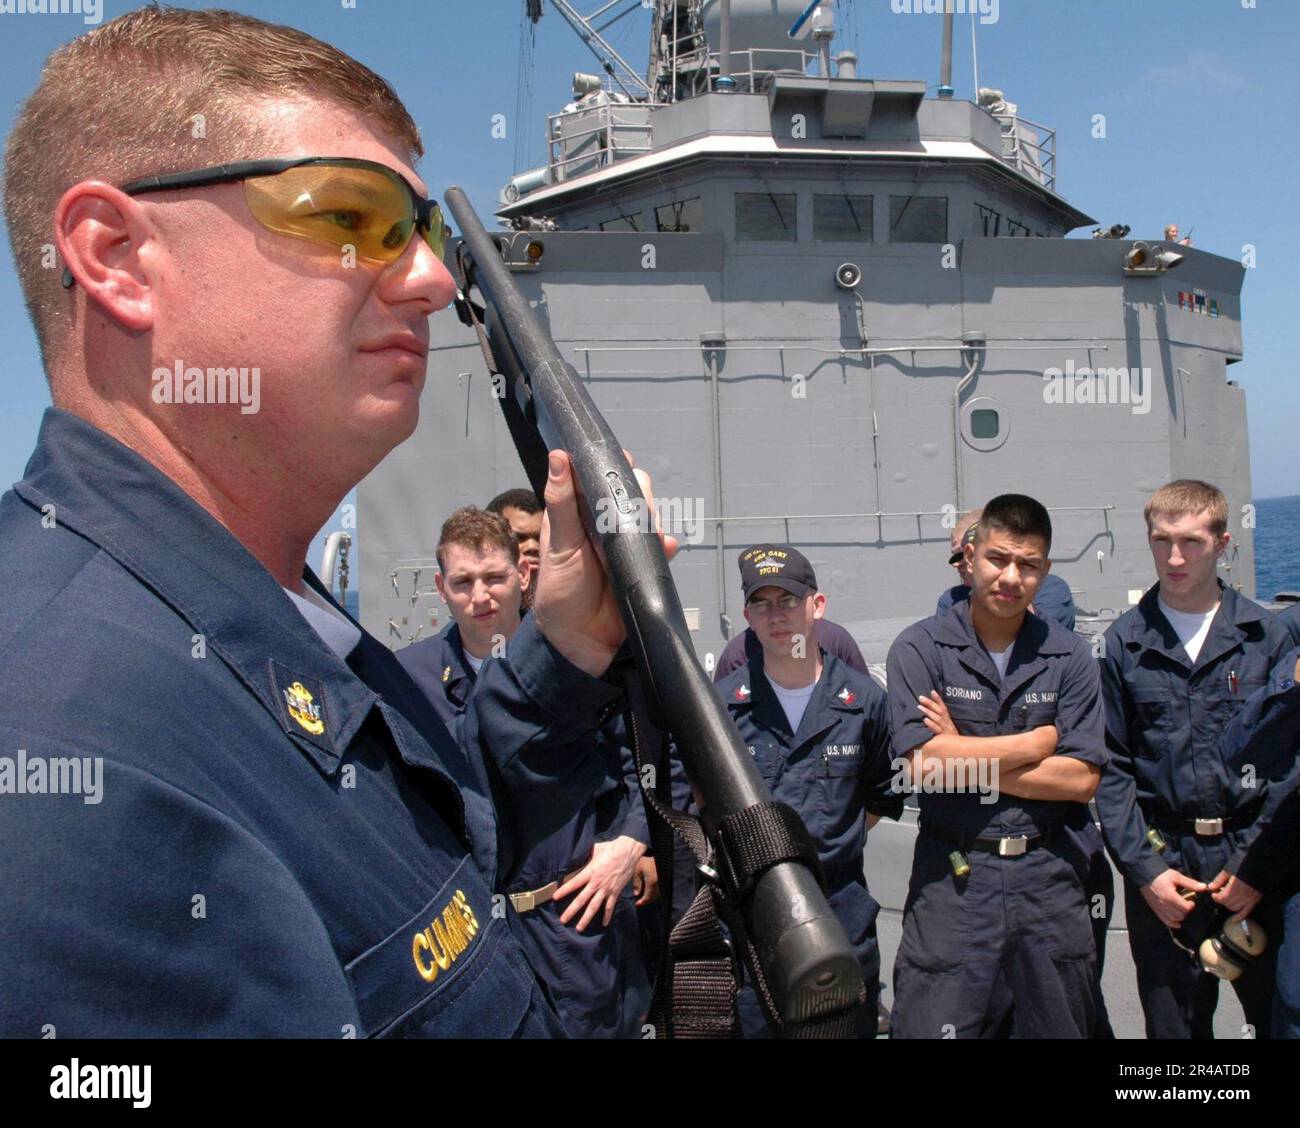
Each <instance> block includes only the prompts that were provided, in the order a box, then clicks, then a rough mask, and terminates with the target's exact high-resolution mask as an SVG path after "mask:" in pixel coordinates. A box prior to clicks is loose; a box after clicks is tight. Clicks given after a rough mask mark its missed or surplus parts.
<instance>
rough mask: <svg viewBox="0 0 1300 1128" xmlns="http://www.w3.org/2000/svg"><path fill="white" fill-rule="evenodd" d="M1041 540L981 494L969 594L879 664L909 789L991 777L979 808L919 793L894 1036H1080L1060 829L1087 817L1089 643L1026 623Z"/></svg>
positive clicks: (1081, 1006) (1039, 571) (1068, 879)
mask: <svg viewBox="0 0 1300 1128" xmlns="http://www.w3.org/2000/svg"><path fill="white" fill-rule="evenodd" d="M1051 544H1052V525H1051V520H1050V518H1049V517H1048V514H1047V510H1046V509H1045V508H1044V507H1043V506H1042V505H1041V504H1040V503H1039V502H1037V501H1035V500H1034V499H1033V498H1030V497H1025V496H1023V495H1019V494H1005V495H1002V496H1000V497H996V498H994V499H993V500H992V501H990V502H989V503H988V505H987V506H985V508H984V512H983V515H982V516H981V517H980V521H979V525H978V528H977V530H976V533H975V537H974V539H973V541H971V542H969V543H967V545H966V546H965V549H964V551H965V553H966V554H967V558H968V560H969V562H970V565H971V593H970V598H969V599H968V600H961V601H958V602H956V603H955V604H954V605H953V606H952V607H951V608H950V609H949V610H948V611H947V612H945V613H944V614H941V615H934V616H931V617H930V618H929V619H925V620H923V621H922V622H919V623H916V624H914V625H913V626H911V627H909V628H908V629H907V630H906V631H904V632H903V633H902V634H901V635H900V636H899V637H898V639H897V640H896V641H895V643H894V645H893V647H891V649H890V652H889V661H888V670H889V701H890V714H891V721H892V725H893V734H894V735H893V742H894V749H895V752H896V755H897V756H899V757H900V758H903V759H904V760H907V761H909V763H910V766H911V771H912V778H913V780H916V779H918V778H919V779H921V780H926V779H937V780H940V781H941V782H942V781H946V780H948V779H950V778H952V774H953V773H952V772H950V771H949V770H948V769H949V768H951V767H953V766H955V765H958V764H960V763H962V762H964V763H966V764H974V765H976V766H978V767H979V768H980V769H981V772H980V773H977V774H981V775H983V770H984V769H987V768H992V769H993V771H994V773H995V775H994V777H993V778H995V779H996V788H995V790H994V792H993V794H992V795H991V796H990V795H981V794H976V793H974V792H973V791H971V790H969V789H967V790H965V791H960V792H954V791H950V790H945V789H944V788H943V787H942V786H940V787H939V788H937V789H936V788H932V787H930V786H925V787H923V788H922V793H921V795H920V797H919V805H920V812H921V821H920V833H919V835H918V837H917V843H916V854H915V857H914V860H913V866H912V876H911V884H910V888H909V891H908V898H907V904H906V907H905V909H904V913H903V937H902V942H901V945H900V947H899V951H898V957H897V959H896V961H895V964H894V995H895V1001H894V1013H893V1035H894V1037H897V1038H943V1037H956V1038H988V1037H1009V1036H1016V1037H1072V1038H1086V1037H1088V1036H1089V1035H1090V1033H1091V1030H1092V1025H1093V1022H1094V1016H1095V1009H1096V993H1095V989H1094V982H1093V977H1094V966H1095V949H1094V942H1093V933H1092V928H1091V922H1090V919H1089V910H1088V904H1087V900H1086V897H1085V891H1084V879H1085V877H1086V874H1087V862H1086V858H1085V857H1084V854H1083V851H1082V850H1081V849H1080V848H1079V846H1078V837H1077V835H1076V834H1073V833H1068V832H1069V831H1072V830H1077V828H1078V827H1079V826H1081V825H1082V824H1083V823H1084V822H1085V821H1086V820H1087V819H1088V817H1089V816H1088V808H1087V803H1088V800H1089V799H1091V798H1092V795H1093V792H1094V791H1095V789H1096V786H1097V780H1098V779H1099V778H1100V775H1101V768H1102V765H1103V763H1104V761H1105V744H1104V740H1103V719H1102V710H1101V698H1100V687H1099V679H1098V674H1097V664H1096V662H1095V661H1094V660H1093V657H1092V653H1091V650H1090V648H1089V646H1088V644H1087V643H1086V642H1085V641H1084V640H1083V639H1082V638H1080V637H1078V636H1076V635H1074V634H1072V633H1070V632H1068V631H1066V630H1063V629H1062V628H1061V627H1059V626H1057V625H1055V624H1052V623H1049V622H1046V621H1044V620H1043V619H1040V618H1039V617H1038V616H1036V615H1035V614H1033V613H1032V612H1031V611H1030V610H1029V605H1030V604H1031V603H1032V602H1033V600H1034V596H1035V594H1036V593H1037V592H1038V590H1039V585H1040V584H1041V582H1042V579H1043V577H1044V576H1045V575H1046V574H1047V572H1048V569H1049V568H1050V566H1051V565H1050V562H1049V560H1048V553H1049V551H1050V549H1051ZM936 769H941V770H939V771H936ZM990 800H991V801H990Z"/></svg>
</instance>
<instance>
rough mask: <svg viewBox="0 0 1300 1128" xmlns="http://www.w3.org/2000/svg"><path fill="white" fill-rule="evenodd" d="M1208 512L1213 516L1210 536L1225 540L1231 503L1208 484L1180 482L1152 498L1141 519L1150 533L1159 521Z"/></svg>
mask: <svg viewBox="0 0 1300 1128" xmlns="http://www.w3.org/2000/svg"><path fill="white" fill-rule="evenodd" d="M1206 511H1208V512H1209V514H1210V532H1212V533H1213V534H1214V535H1215V536H1216V537H1221V536H1223V534H1224V533H1226V532H1227V531H1228V499H1227V498H1226V497H1224V496H1223V491H1222V490H1221V489H1219V487H1218V486H1212V485H1210V483H1209V482H1201V481H1198V480H1197V479H1195V478H1179V479H1178V481H1176V482H1170V483H1169V484H1168V485H1166V486H1161V487H1160V488H1159V489H1158V490H1156V492H1155V493H1153V494H1152V495H1151V498H1150V500H1148V501H1147V503H1146V507H1145V508H1144V509H1143V510H1142V516H1143V517H1144V518H1145V519H1146V523H1147V532H1148V533H1150V532H1151V522H1152V520H1153V519H1154V518H1156V517H1166V518H1178V517H1187V516H1194V515H1195V514H1197V513H1203V512H1206Z"/></svg>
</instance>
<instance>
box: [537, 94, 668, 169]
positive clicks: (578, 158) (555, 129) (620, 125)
mask: <svg viewBox="0 0 1300 1128" xmlns="http://www.w3.org/2000/svg"><path fill="white" fill-rule="evenodd" d="M656 105H657V103H653V102H610V103H607V104H605V105H600V106H582V107H578V108H577V109H572V110H565V111H564V112H562V113H558V114H550V115H549V116H548V117H547V119H546V135H547V139H548V144H549V149H550V152H549V154H548V158H547V159H548V162H549V164H550V167H551V179H552V183H558V182H559V181H561V180H565V179H567V178H568V177H570V176H580V175H582V174H583V173H588V172H594V171H595V170H596V169H598V168H605V167H606V166H608V165H611V164H613V163H614V162H615V161H622V160H627V159H629V158H631V157H639V156H643V155H644V154H646V153H651V152H653V151H654V145H653V138H654V126H653V124H652V123H651V121H650V111H651V110H653V109H654V108H655V106H656ZM575 117H582V118H590V119H591V121H590V124H588V125H587V126H586V127H585V128H581V129H576V130H573V131H571V132H570V131H569V130H568V129H566V128H565V126H564V125H563V124H562V123H563V122H564V121H565V119H573V118H575Z"/></svg>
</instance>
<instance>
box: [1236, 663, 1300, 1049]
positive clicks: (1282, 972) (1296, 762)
mask: <svg viewBox="0 0 1300 1128" xmlns="http://www.w3.org/2000/svg"><path fill="white" fill-rule="evenodd" d="M1298 660H1300V648H1297V649H1295V650H1291V651H1289V652H1288V653H1286V654H1285V655H1283V657H1282V660H1281V661H1280V662H1278V664H1277V665H1276V666H1274V667H1273V671H1272V673H1271V674H1270V675H1269V679H1268V681H1267V682H1266V683H1265V684H1264V685H1263V686H1262V687H1261V688H1259V689H1257V690H1255V692H1254V693H1252V694H1251V695H1250V696H1249V697H1248V698H1247V699H1246V702H1245V704H1244V705H1242V707H1241V709H1240V710H1239V711H1238V712H1237V715H1236V716H1235V717H1233V719H1232V722H1231V723H1230V724H1229V725H1228V727H1227V729H1226V731H1225V732H1224V735H1223V740H1222V741H1221V743H1220V748H1221V750H1222V753H1223V762H1224V764H1225V765H1226V766H1227V769H1228V771H1229V772H1233V773H1239V772H1241V771H1243V770H1247V769H1248V770H1251V771H1254V772H1256V773H1257V774H1258V775H1260V776H1263V777H1265V778H1266V779H1268V780H1270V781H1271V783H1272V784H1273V786H1275V787H1276V788H1278V790H1279V791H1280V792H1281V794H1282V795H1283V796H1285V797H1284V798H1281V801H1280V802H1279V804H1278V806H1277V810H1276V813H1275V814H1274V816H1273V818H1272V821H1271V822H1270V823H1269V825H1268V826H1267V827H1266V828H1265V829H1264V830H1263V831H1261V832H1260V834H1259V836H1258V837H1257V838H1256V839H1255V841H1254V843H1252V845H1251V847H1250V854H1249V858H1250V866H1251V868H1252V869H1253V870H1254V871H1255V872H1258V873H1263V874H1268V875H1270V876H1272V877H1273V878H1274V883H1273V884H1274V888H1275V889H1276V890H1277V891H1278V899H1279V900H1280V901H1281V902H1282V929H1283V932H1282V935H1281V936H1277V935H1274V936H1271V937H1270V943H1275V944H1276V945H1277V948H1278V952H1277V988H1276V991H1275V994H1274V997H1273V1036H1274V1037H1275V1038H1300V791H1297V787H1298V786H1300V685H1297V683H1296V680H1295V668H1296V662H1297V661H1298Z"/></svg>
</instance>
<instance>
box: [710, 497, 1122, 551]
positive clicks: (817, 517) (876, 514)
mask: <svg viewBox="0 0 1300 1128" xmlns="http://www.w3.org/2000/svg"><path fill="white" fill-rule="evenodd" d="M1115 508H1116V507H1115V506H1114V505H1049V506H1047V512H1048V513H1058V514H1059V513H1100V514H1101V515H1102V522H1103V523H1104V524H1105V527H1106V531H1107V533H1109V531H1110V514H1111V513H1112V512H1113V511H1114V509H1115ZM956 516H957V514H956V513H955V512H954V510H953V509H952V507H949V508H946V509H908V510H899V511H897V512H887V511H885V510H875V511H872V512H863V513H769V514H766V515H763V516H748V517H717V516H712V517H711V516H709V515H708V514H701V515H699V516H698V517H697V518H695V519H694V523H697V524H699V525H714V526H719V525H769V524H777V523H780V524H781V525H782V526H783V527H784V529H785V536H786V540H789V539H790V535H791V534H790V522H792V521H796V522H808V521H875V522H876V523H877V538H878V539H879V540H882V541H883V540H884V536H883V529H882V528H881V527H880V522H882V521H884V520H886V519H890V518H892V519H895V520H897V519H899V518H904V519H906V520H909V521H915V522H916V539H917V541H918V542H919V541H924V540H925V539H926V537H925V529H924V525H923V521H924V519H925V518H927V517H937V518H939V519H940V521H941V522H942V521H945V520H947V521H952V520H953V519H954V518H955V517H956Z"/></svg>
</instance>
